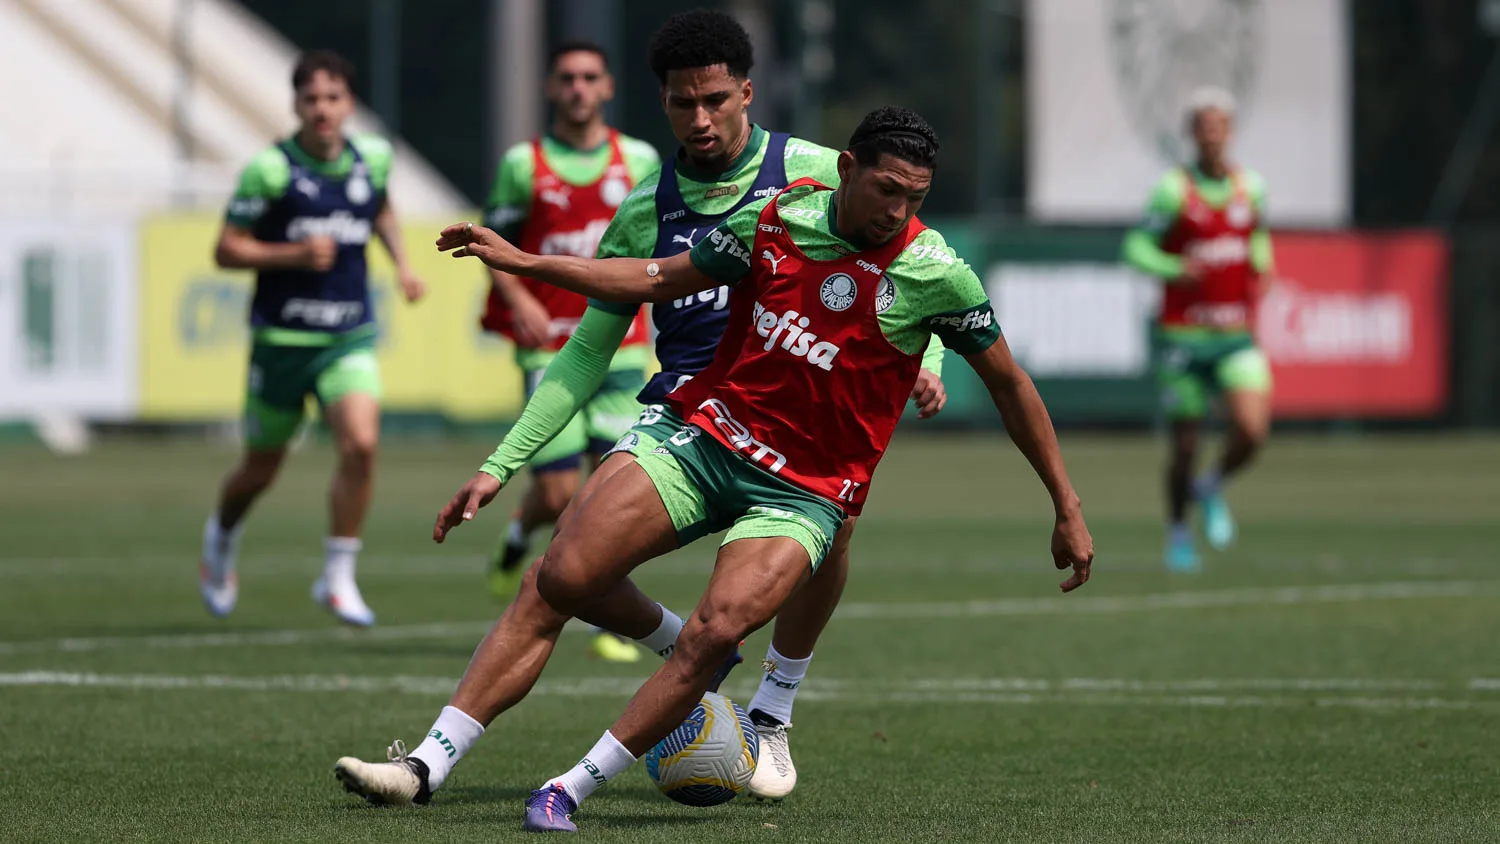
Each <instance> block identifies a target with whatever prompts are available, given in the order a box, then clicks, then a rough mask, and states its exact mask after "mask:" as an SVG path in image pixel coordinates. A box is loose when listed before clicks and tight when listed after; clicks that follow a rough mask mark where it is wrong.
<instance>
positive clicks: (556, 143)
mask: <svg viewBox="0 0 1500 844" xmlns="http://www.w3.org/2000/svg"><path fill="white" fill-rule="evenodd" d="M547 144H551V145H552V146H553V147H554V148H555V149H556V150H558V151H559V152H562V153H565V154H566V153H572V154H574V155H581V156H588V155H593V154H595V153H597V152H599V151H600V150H603V149H609V136H608V135H606V136H604V143H602V144H598V145H596V146H591V147H589V148H588V149H584V148H582V147H575V146H573V145H572V144H570V143H568V142H567V141H565V140H563V139H561V138H559V137H557V136H556V135H554V134H552V133H551V132H546V133H544V134H543V135H542V145H543V146H546V145H547Z"/></svg>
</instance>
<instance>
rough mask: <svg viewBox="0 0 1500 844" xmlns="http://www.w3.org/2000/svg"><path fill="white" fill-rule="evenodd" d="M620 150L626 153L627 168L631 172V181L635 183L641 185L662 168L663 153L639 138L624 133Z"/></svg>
mask: <svg viewBox="0 0 1500 844" xmlns="http://www.w3.org/2000/svg"><path fill="white" fill-rule="evenodd" d="M620 151H621V152H623V153H624V154H625V169H626V170H628V171H629V172H630V181H631V182H632V183H634V184H637V185H639V184H640V183H641V182H644V181H645V180H646V178H647V177H648V176H650V175H651V174H652V173H655V172H657V171H658V170H660V169H661V153H658V152H657V151H656V147H654V146H651V145H650V144H648V143H646V142H645V141H643V140H641V139H639V138H632V137H629V136H623V135H622V136H621V137H620Z"/></svg>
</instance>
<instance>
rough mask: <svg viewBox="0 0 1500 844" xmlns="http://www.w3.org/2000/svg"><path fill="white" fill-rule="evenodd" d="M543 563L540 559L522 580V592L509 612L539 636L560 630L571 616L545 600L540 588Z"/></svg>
mask: <svg viewBox="0 0 1500 844" xmlns="http://www.w3.org/2000/svg"><path fill="white" fill-rule="evenodd" d="M541 568H542V561H541V560H540V559H538V560H537V561H536V563H534V564H533V565H532V566H531V567H530V568H528V569H527V570H526V574H525V575H523V576H522V578H521V588H520V591H518V592H517V593H516V598H515V600H514V601H512V602H511V609H510V610H509V612H512V613H514V614H515V615H516V616H517V619H518V620H519V621H521V622H522V623H523V624H524V625H525V626H526V627H528V628H529V629H531V630H533V631H535V632H536V633H538V634H542V633H547V632H549V631H552V630H560V629H562V626H563V625H564V624H566V623H567V622H568V618H569V617H570V616H569V615H565V614H563V613H561V612H558V611H557V609H556V608H554V607H553V606H552V605H551V604H550V603H548V602H547V600H546V599H545V598H543V597H542V594H541V590H540V588H539V586H538V578H539V572H540V571H541Z"/></svg>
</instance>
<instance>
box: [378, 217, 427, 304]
mask: <svg viewBox="0 0 1500 844" xmlns="http://www.w3.org/2000/svg"><path fill="white" fill-rule="evenodd" d="M373 228H374V229H375V235H376V236H377V237H379V238H380V242H381V243H382V244H384V245H385V251H386V252H387V253H389V254H390V256H391V261H392V262H393V263H394V264H395V265H396V283H397V284H399V285H400V286H401V295H402V296H405V297H406V301H408V302H415V301H417V300H418V299H421V298H422V296H424V295H425V294H426V293H427V284H426V283H425V282H423V281H422V279H421V278H420V277H418V276H417V274H416V272H415V271H413V270H412V268H411V262H409V261H408V260H407V259H406V247H405V246H404V245H402V243H401V224H400V222H399V221H398V220H397V219H396V210H395V209H394V208H392V207H391V202H390V200H389V199H387V200H386V201H385V204H384V205H383V206H382V207H381V209H380V213H379V214H376V215H375V222H374V225H373Z"/></svg>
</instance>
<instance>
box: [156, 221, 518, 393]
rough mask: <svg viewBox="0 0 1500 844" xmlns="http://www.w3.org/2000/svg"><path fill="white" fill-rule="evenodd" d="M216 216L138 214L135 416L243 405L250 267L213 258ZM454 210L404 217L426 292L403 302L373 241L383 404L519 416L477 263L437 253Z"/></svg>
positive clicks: (514, 377)
mask: <svg viewBox="0 0 1500 844" xmlns="http://www.w3.org/2000/svg"><path fill="white" fill-rule="evenodd" d="M220 219H221V218H220V217H218V216H217V215H212V214H201V215H189V216H165V217H157V218H153V219H149V220H147V221H146V222H145V223H144V224H143V229H142V243H141V262H142V265H141V274H140V279H141V297H140V302H141V319H142V326H141V327H142V331H141V342H142V350H141V358H140V360H141V378H140V385H141V394H140V418H141V419H143V420H149V421H203V420H214V419H231V418H234V417H236V416H238V415H239V413H240V411H241V406H242V404H243V402H244V395H245V375H246V368H247V366H248V362H249V339H250V338H249V327H248V324H247V318H248V313H249V311H248V308H249V299H250V293H251V287H252V275H251V274H250V273H248V272H241V271H231V270H221V269H219V268H218V267H216V266H215V265H214V261H213V251H214V244H215V241H216V239H217V237H218V231H219V225H220ZM448 222H452V221H451V220H447V221H441V222H433V221H417V220H406V221H403V226H402V229H403V238H402V239H403V241H404V242H405V245H406V251H407V254H408V255H410V257H411V263H412V266H413V268H414V269H415V270H416V272H417V273H418V274H419V275H421V277H422V278H423V279H424V280H425V281H426V282H427V296H426V298H424V299H422V301H420V302H418V303H416V304H414V305H412V304H408V303H407V302H406V301H405V300H404V299H403V298H402V297H401V294H400V291H399V290H398V289H397V287H396V284H395V271H394V268H393V267H392V265H391V262H390V258H389V256H388V255H386V253H385V249H384V247H383V246H381V245H380V244H379V242H378V241H374V242H372V243H371V245H370V251H369V257H370V288H371V298H372V300H373V302H374V306H375V313H376V319H377V322H378V324H379V327H380V335H379V341H378V346H377V348H378V354H379V358H380V366H381V377H382V380H383V381H384V384H385V400H384V402H383V404H384V406H385V408H386V409H387V410H393V411H414V412H435V413H441V414H443V415H445V416H448V417H450V418H453V419H456V420H462V421H473V420H486V419H514V418H515V417H516V416H517V415H519V413H520V409H521V407H522V406H523V404H524V400H523V399H524V396H523V392H522V384H521V375H520V371H519V370H518V369H517V368H516V365H515V358H514V352H513V349H512V348H511V346H510V344H509V343H507V342H505V341H504V340H502V339H499V338H496V337H494V336H493V335H487V334H484V333H483V332H481V331H480V330H479V314H480V311H481V310H482V308H483V305H484V297H485V294H486V291H487V290H488V282H487V278H486V276H485V274H484V271H483V267H482V266H480V265H479V264H478V262H475V261H456V260H454V259H453V258H450V257H449V256H447V255H444V254H440V253H439V252H438V251H437V250H436V249H435V248H434V247H433V241H434V240H435V239H436V237H437V232H438V230H439V229H441V228H442V226H443V225H445V224H446V223H448Z"/></svg>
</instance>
